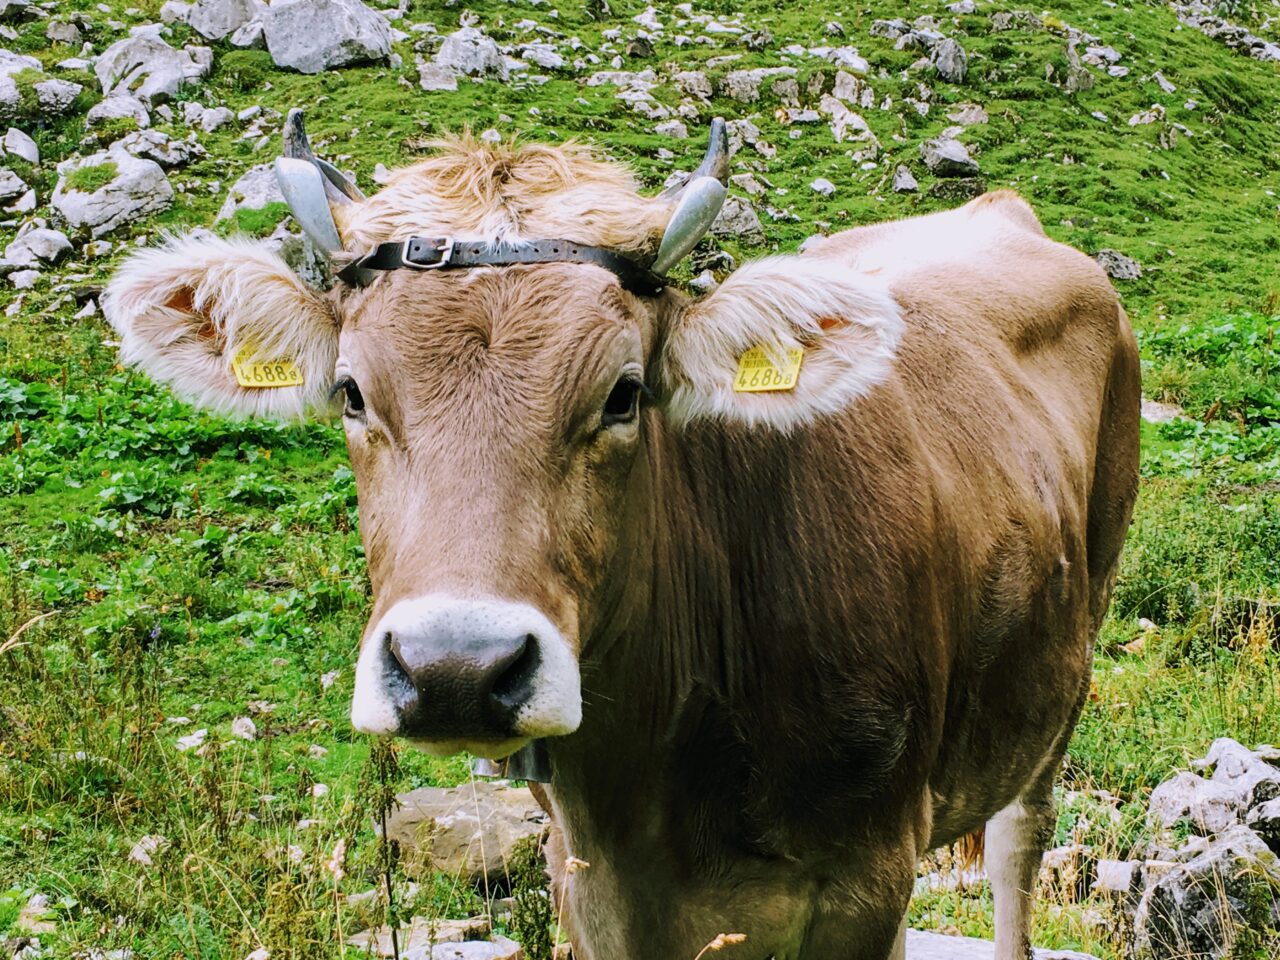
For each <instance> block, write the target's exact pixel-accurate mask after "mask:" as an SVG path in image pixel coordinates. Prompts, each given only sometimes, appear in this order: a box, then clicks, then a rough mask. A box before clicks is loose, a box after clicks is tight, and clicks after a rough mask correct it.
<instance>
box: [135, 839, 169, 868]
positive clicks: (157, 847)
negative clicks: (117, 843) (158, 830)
mask: <svg viewBox="0 0 1280 960" xmlns="http://www.w3.org/2000/svg"><path fill="white" fill-rule="evenodd" d="M167 846H169V841H168V839H166V838H165V837H162V836H160V835H159V834H147V835H146V836H144V837H142V838H141V839H139V840H138V842H137V843H135V844H134V845H133V849H131V850H130V851H129V860H130V861H131V862H133V863H136V864H138V865H139V866H143V867H151V866H154V865H155V862H154V860H153V857H154V856H155V854H157V853H159V852H160V851H161V850H163V849H164V848H165V847H167Z"/></svg>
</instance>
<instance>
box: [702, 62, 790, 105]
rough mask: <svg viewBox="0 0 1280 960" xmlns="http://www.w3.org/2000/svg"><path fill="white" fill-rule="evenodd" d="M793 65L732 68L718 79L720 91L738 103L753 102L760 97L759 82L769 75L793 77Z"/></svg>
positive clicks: (762, 81)
mask: <svg viewBox="0 0 1280 960" xmlns="http://www.w3.org/2000/svg"><path fill="white" fill-rule="evenodd" d="M795 75H796V71H795V68H794V67H760V68H757V69H755V70H732V71H730V72H729V73H726V74H725V75H724V79H723V80H721V81H720V93H721V94H722V95H724V96H726V97H728V98H729V99H730V100H737V101H738V102H739V103H755V102H756V101H757V100H759V99H760V84H762V83H764V81H765V80H766V79H768V78H770V77H794V76H795Z"/></svg>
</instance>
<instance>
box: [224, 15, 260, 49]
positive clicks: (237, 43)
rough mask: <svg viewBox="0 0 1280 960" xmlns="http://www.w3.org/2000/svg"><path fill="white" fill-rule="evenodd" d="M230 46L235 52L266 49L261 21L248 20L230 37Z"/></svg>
mask: <svg viewBox="0 0 1280 960" xmlns="http://www.w3.org/2000/svg"><path fill="white" fill-rule="evenodd" d="M231 45H232V46H233V47H235V48H236V49H237V50H265V49H267V31H266V28H265V27H263V25H262V21H261V20H250V21H249V22H248V23H246V24H244V25H243V26H241V27H240V28H239V29H238V30H236V32H235V33H233V34H232V35H231Z"/></svg>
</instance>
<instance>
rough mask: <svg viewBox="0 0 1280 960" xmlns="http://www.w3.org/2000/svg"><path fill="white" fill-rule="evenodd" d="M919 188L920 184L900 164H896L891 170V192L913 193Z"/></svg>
mask: <svg viewBox="0 0 1280 960" xmlns="http://www.w3.org/2000/svg"><path fill="white" fill-rule="evenodd" d="M919 189H920V184H919V183H918V182H917V181H916V178H915V176H914V175H912V173H911V171H910V170H909V169H908V168H907V167H905V166H903V165H902V164H898V167H897V169H896V170H894V171H893V192H894V193H915V192H916V191H917V190H919Z"/></svg>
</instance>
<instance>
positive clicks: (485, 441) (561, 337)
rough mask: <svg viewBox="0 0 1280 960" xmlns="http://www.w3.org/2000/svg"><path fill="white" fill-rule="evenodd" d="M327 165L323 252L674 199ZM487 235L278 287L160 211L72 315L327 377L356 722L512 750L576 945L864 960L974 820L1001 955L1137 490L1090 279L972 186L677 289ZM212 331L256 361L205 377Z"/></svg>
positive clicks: (605, 227) (208, 398)
mask: <svg viewBox="0 0 1280 960" xmlns="http://www.w3.org/2000/svg"><path fill="white" fill-rule="evenodd" d="M317 182H318V181H317ZM334 182H335V183H337V182H338V181H336V180H335V181H334ZM317 189H318V188H317ZM348 195H349V196H355V197H356V199H353V200H350V201H349V202H346V201H342V202H339V201H338V200H337V199H335V209H334V211H333V212H334V215H335V219H336V227H337V234H338V236H339V237H340V242H341V244H342V245H343V246H344V247H345V248H346V250H347V255H346V256H345V258H344V259H345V260H351V259H352V256H353V255H356V254H364V253H367V252H368V251H370V250H371V249H373V248H375V247H378V245H379V244H382V243H384V242H387V241H392V240H395V241H400V240H404V239H406V238H408V237H410V236H413V235H422V236H427V237H452V238H460V240H459V241H458V242H459V243H462V242H464V241H465V242H466V243H468V244H475V246H474V248H473V252H474V250H480V249H481V248H484V247H485V244H489V245H490V246H492V245H493V244H495V243H497V242H499V241H501V242H503V243H507V244H516V245H519V244H520V243H522V242H524V241H528V240H534V239H538V238H544V237H559V238H563V237H568V238H569V240H568V241H560V240H557V241H554V242H555V243H560V242H568V243H573V244H582V245H592V246H595V247H601V248H607V249H609V250H613V251H617V252H619V253H621V254H625V255H627V256H630V257H632V258H634V259H635V260H636V261H639V262H640V263H643V262H644V261H645V259H646V258H648V257H652V256H653V252H654V249H655V247H656V246H657V245H658V242H659V238H660V237H661V236H662V234H663V227H664V225H665V224H666V222H667V220H668V218H671V217H672V216H673V214H672V210H673V207H674V206H675V205H676V204H678V203H679V202H680V198H679V196H678V195H676V196H670V195H664V196H663V197H660V198H656V199H654V200H647V199H644V198H642V197H640V196H639V195H638V194H637V193H636V191H635V189H634V187H633V185H632V184H631V182H630V180H629V179H628V178H627V176H626V175H625V173H624V172H623V171H621V170H620V169H619V168H617V167H615V166H612V165H610V164H607V163H604V162H602V161H599V160H596V159H594V158H592V157H591V156H590V155H588V154H587V153H586V152H584V151H583V150H582V149H580V148H563V147H562V148H550V147H523V148H516V147H512V146H498V147H492V148H491V147H487V146H483V145H480V144H477V143H474V142H472V141H456V142H454V143H452V144H451V145H446V146H445V147H444V148H443V149H442V150H441V151H440V152H439V153H438V154H437V155H436V156H435V157H433V158H432V159H430V160H428V161H426V162H424V163H422V164H419V165H417V166H414V167H410V168H408V169H407V170H405V171H401V172H400V173H399V175H398V176H397V177H396V178H395V179H394V180H393V181H392V183H391V184H390V185H389V186H388V187H387V188H385V189H384V190H383V191H382V192H380V193H379V194H377V195H376V196H374V197H372V198H370V199H368V200H362V199H360V198H359V196H358V195H356V194H348ZM305 207H306V203H305V202H302V201H300V202H299V203H298V204H295V210H300V209H304V208H305ZM302 216H304V217H305V216H307V214H305V213H303V214H302ZM325 229H327V228H325ZM323 232H324V231H323V230H320V231H319V233H323ZM319 233H318V234H317V235H319ZM695 239H696V238H695ZM548 242H552V241H548ZM428 246H429V247H431V249H430V251H429V253H431V255H432V256H437V257H443V256H445V254H444V253H443V252H442V251H443V249H444V247H445V246H447V244H441V245H439V249H437V248H436V247H435V246H432V245H430V244H429V245H428ZM388 249H390V248H388ZM450 249H454V248H450ZM486 249H488V248H486ZM680 249H681V251H682V250H683V247H681V248H680ZM557 251H558V248H557ZM393 252H394V251H393ZM463 252H464V253H465V250H464V251H463ZM338 256H342V254H341V253H339V254H338ZM404 256H405V257H406V258H408V257H409V253H408V248H406V252H405V253H404ZM361 262H365V261H361ZM503 262H504V263H506V264H507V265H502V266H483V267H473V268H471V269H461V268H456V264H455V265H454V266H455V268H454V269H438V270H433V269H426V270H415V269H398V270H390V271H388V272H385V273H377V274H376V275H374V276H372V277H370V276H367V275H366V276H364V277H362V278H358V282H357V283H352V284H347V283H340V284H338V285H337V286H336V287H335V289H334V290H333V291H332V292H331V293H329V294H318V293H315V292H314V291H312V290H310V289H308V288H306V287H305V286H303V285H302V284H301V283H300V282H298V281H297V280H296V279H295V278H294V277H293V276H292V274H290V273H289V271H288V269H287V268H286V266H285V265H284V263H283V262H281V261H279V260H278V259H277V258H276V257H275V256H274V255H273V254H271V253H269V252H267V251H265V250H264V249H263V248H261V247H260V246H256V245H253V244H250V243H247V242H228V241H223V240H218V239H214V238H208V237H205V238H185V239H184V238H179V239H175V240H172V241H170V242H168V243H167V244H166V245H165V246H164V247H162V248H160V249H158V250H153V251H149V252H142V253H138V254H136V255H135V256H134V257H133V258H132V259H131V260H130V261H129V262H128V263H127V264H126V265H125V266H124V267H123V268H122V270H121V271H120V273H119V275H118V276H117V278H116V279H115V280H114V282H113V283H112V286H111V289H110V291H109V296H108V298H107V303H108V314H109V316H110V318H111V320H112V322H113V323H114V324H115V326H116V327H117V328H118V329H119V330H120V332H121V334H122V340H123V347H122V349H123V352H124V355H125V356H126V358H128V359H130V360H132V361H133V362H136V363H138V364H139V365H141V366H142V367H143V368H144V369H146V370H148V371H149V372H150V373H152V375H153V376H155V377H157V378H158V379H161V380H164V381H166V382H169V383H171V384H172V385H173V387H174V388H175V389H177V390H179V391H181V392H183V393H185V394H186V395H188V396H190V397H192V398H194V399H195V400H196V401H197V402H200V403H202V404H204V405H205V406H208V407H212V408H214V409H219V410H223V411H240V412H247V413H261V414H268V415H294V414H299V413H302V412H304V411H306V410H308V409H312V408H324V407H326V405H327V397H328V395H329V392H330V388H331V386H333V385H334V384H335V383H336V385H337V387H336V390H337V394H338V395H339V396H340V397H342V398H343V399H344V400H345V412H344V423H345V426H346V433H347V442H348V447H349V450H350V455H351V460H352V464H353V466H354V469H355V473H356V478H357V481H358V485H359V492H360V516H361V531H362V534H363V537H364V542H365V547H366V552H367V556H368V567H369V576H370V579H371V581H372V585H373V589H374V595H375V601H374V607H373V610H372V613H371V616H370V619H369V627H368V629H367V630H366V632H365V635H364V639H363V641H362V644H361V653H360V657H359V664H358V667H357V680H356V692H355V700H354V704H353V707H352V718H353V722H354V724H355V726H356V727H357V728H358V729H361V730H365V731H368V732H371V733H377V734H384V735H396V736H401V737H406V738H409V739H411V740H413V741H414V742H415V743H418V744H419V745H421V746H423V747H425V748H427V749H431V750H436V751H442V752H453V751H457V750H462V749H466V750H471V751H473V752H475V753H477V754H481V755H484V756H489V757H502V756H506V755H508V754H511V753H512V752H513V751H516V750H518V749H520V748H523V747H524V746H525V745H527V744H529V743H530V742H531V741H534V740H537V741H538V742H539V743H540V744H541V745H542V748H544V749H545V755H546V757H547V759H548V760H549V765H550V770H551V779H550V782H549V784H547V794H548V796H549V803H550V806H551V808H552V811H553V814H554V819H555V823H556V824H557V825H558V833H557V836H556V843H555V845H554V853H553V855H552V858H551V859H552V867H553V870H554V871H555V872H556V873H557V897H558V899H559V901H560V903H559V907H560V908H561V909H562V911H563V915H564V918H565V920H566V923H567V925H568V927H569V929H570V931H571V933H572V937H573V940H574V944H575V949H576V955H577V956H578V957H579V958H580V960H692V958H693V957H694V955H695V954H697V953H698V952H699V950H700V948H701V947H702V946H703V945H704V944H706V943H707V942H708V941H710V940H712V939H713V938H714V937H715V936H716V935H717V934H721V933H726V934H727V933H741V934H745V935H746V940H745V942H743V943H741V944H738V945H736V946H734V947H733V953H732V956H733V957H735V958H740V960H763V958H766V957H774V958H778V960H783V958H786V960H795V958H807V960H886V958H901V957H902V956H903V939H902V919H903V915H904V912H905V910H906V907H907V902H908V898H909V897H910V894H911V889H912V883H913V878H914V868H915V864H916V862H917V860H918V858H919V857H920V856H921V855H922V854H923V853H925V852H927V851H929V850H931V849H933V848H935V847H938V846H939V845H942V844H947V843H951V842H953V841H955V840H957V839H958V838H962V837H964V836H966V835H968V834H970V833H971V832H973V831H976V830H978V829H981V828H982V827H983V825H984V824H985V825H986V829H987V854H986V856H987V865H988V868H989V871H990V874H991V878H992V883H993V887H994V893H995V904H996V931H997V932H996V955H997V958H998V960H1025V958H1026V957H1027V955H1028V950H1029V948H1028V922H1029V911H1030V902H1031V891H1032V889H1033V888H1034V886H1035V883H1036V876H1037V868H1038V865H1039V862H1040V856H1041V852H1042V849H1043V847H1044V844H1045V841H1046V839H1047V838H1048V837H1049V836H1050V833H1051V830H1052V827H1053V823H1054V817H1053V805H1052V794H1051V787H1052V784H1053V780H1054V777H1055V774H1056V773H1057V771H1058V768H1059V765H1060V763H1061V760H1062V757H1063V753H1064V751H1065V749H1066V746H1067V742H1068V739H1069V737H1070V735H1071V731H1072V727H1073V725H1074V723H1075V721H1076V718H1077V716H1078V714H1079V711H1080V706H1081V703H1082V701H1083V699H1084V697H1085V695H1086V691H1087V689H1088V685H1089V670H1090V659H1091V653H1092V647H1093V643H1094V638H1095V636H1096V634H1097V630H1098V626H1099V623H1100V621H1101V619H1102V616H1103V613H1104V611H1105V610H1106V607H1107V601H1108V595H1109V592H1110V588H1111V585H1112V582H1113V579H1114V577H1115V572H1116V565H1117V558H1118V556H1119V553H1120V548H1121V544H1122V541H1123V539H1124V535H1125V529H1126V527H1127V525H1128V522H1129V516H1130V511H1131V508H1132V505H1133V500H1134V496H1135V491H1136V485H1137V464H1138V402H1139V382H1138V381H1139V368H1138V358H1137V354H1136V351H1135V347H1134V341H1133V336H1132V333H1131V331H1130V328H1129V324H1128V321H1127V319H1126V318H1125V315H1124V313H1123V311H1122V310H1121V309H1120V307H1119V306H1118V304H1117V302H1116V297H1115V295H1114V293H1113V291H1112V289H1111V287H1110V285H1109V284H1108V282H1107V280H1106V278H1105V276H1104V275H1103V273H1102V272H1101V271H1100V270H1099V269H1098V267H1097V266H1096V265H1095V264H1094V263H1093V262H1092V261H1091V260H1089V259H1088V258H1086V257H1084V256H1082V255H1081V254H1079V253H1077V252H1075V251H1074V250H1071V249H1069V248H1067V247H1065V246H1062V245H1061V244H1058V243H1055V242H1053V241H1051V240H1049V239H1048V238H1046V237H1045V235H1044V232H1043V230H1042V229H1041V228H1040V225H1039V223H1038V222H1037V220H1036V218H1035V216H1034V214H1033V213H1032V212H1031V210H1030V209H1029V208H1028V207H1027V206H1026V204H1024V203H1023V202H1022V201H1021V200H1019V199H1018V198H1017V197H1016V196H1014V195H1013V194H1011V193H995V194H991V195H988V196H985V197H981V198H979V199H977V200H975V201H973V202H972V203H969V204H967V205H966V206H964V207H961V208H959V209H957V210H952V211H949V212H945V213H937V214H933V215H930V216H924V217H919V218H916V219H911V220H905V221H901V222H897V223H887V224H882V225H878V226H869V227H861V228H857V229H854V230H850V231H848V232H846V233H842V234H838V235H836V236H833V237H830V238H827V239H825V240H823V241H821V242H819V243H817V244H816V245H814V246H812V247H811V248H810V249H808V250H806V251H805V252H804V253H803V254H801V255H796V256H776V257H771V258H768V259H764V260H761V261H758V262H756V263H753V264H750V265H747V266H744V267H743V268H742V269H740V270H738V271H737V272H736V273H734V274H733V275H731V276H730V277H728V279H726V280H725V281H724V283H723V284H722V285H721V286H720V287H719V289H718V290H716V291H715V292H714V293H712V294H710V295H709V296H707V297H706V298H704V299H702V300H698V301H694V300H690V299H689V298H688V297H686V296H685V295H684V294H682V293H680V292H678V291H677V290H675V289H672V288H671V287H666V288H665V289H662V290H661V291H658V290H657V289H649V290H645V289H643V288H644V286H645V281H644V278H643V277H642V278H641V279H640V280H638V281H637V280H635V279H634V278H632V279H631V280H628V279H627V273H626V270H625V269H624V268H622V267H619V266H618V265H617V264H614V265H613V266H602V265H600V264H599V263H595V262H551V263H543V262H539V263H535V264H529V265H512V264H511V262H510V259H508V260H506V261H503ZM756 346H762V347H764V348H765V349H766V350H767V351H768V353H767V356H769V357H772V358H774V359H775V360H777V361H778V362H779V363H781V361H782V359H783V357H784V356H785V351H786V350H788V349H798V350H801V351H803V359H802V366H801V368H800V372H799V375H798V379H795V380H793V382H792V383H791V384H790V389H783V390H777V391H772V392H737V391H735V389H734V380H735V376H736V374H737V372H738V369H739V362H740V357H741V356H742V354H743V353H744V352H745V351H747V350H748V349H749V348H752V347H756ZM242 353H243V356H242V357H241V359H245V358H248V359H253V358H257V359H261V360H272V359H278V358H287V359H288V363H285V365H284V366H283V367H282V366H280V365H277V368H276V369H277V371H280V370H286V371H295V372H289V375H288V376H285V377H283V378H282V379H285V380H288V381H289V382H290V383H291V384H293V385H290V386H285V387H271V388H269V389H260V388H256V387H253V386H241V385H240V383H239V382H238V381H237V379H236V377H235V376H234V375H233V373H232V359H233V358H234V357H236V356H237V355H240V354H242ZM290 363H291V364H292V368H290V367H289V364H290ZM298 376H301V377H302V379H303V382H302V383H301V384H297V383H296V379H297V377H298ZM569 857H573V858H575V861H574V865H575V866H577V867H578V869H575V870H563V869H559V867H560V865H561V864H563V863H565V862H568V858H569ZM576 861H583V862H585V864H589V865H586V866H583V865H581V864H578V863H577V862H576Z"/></svg>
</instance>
